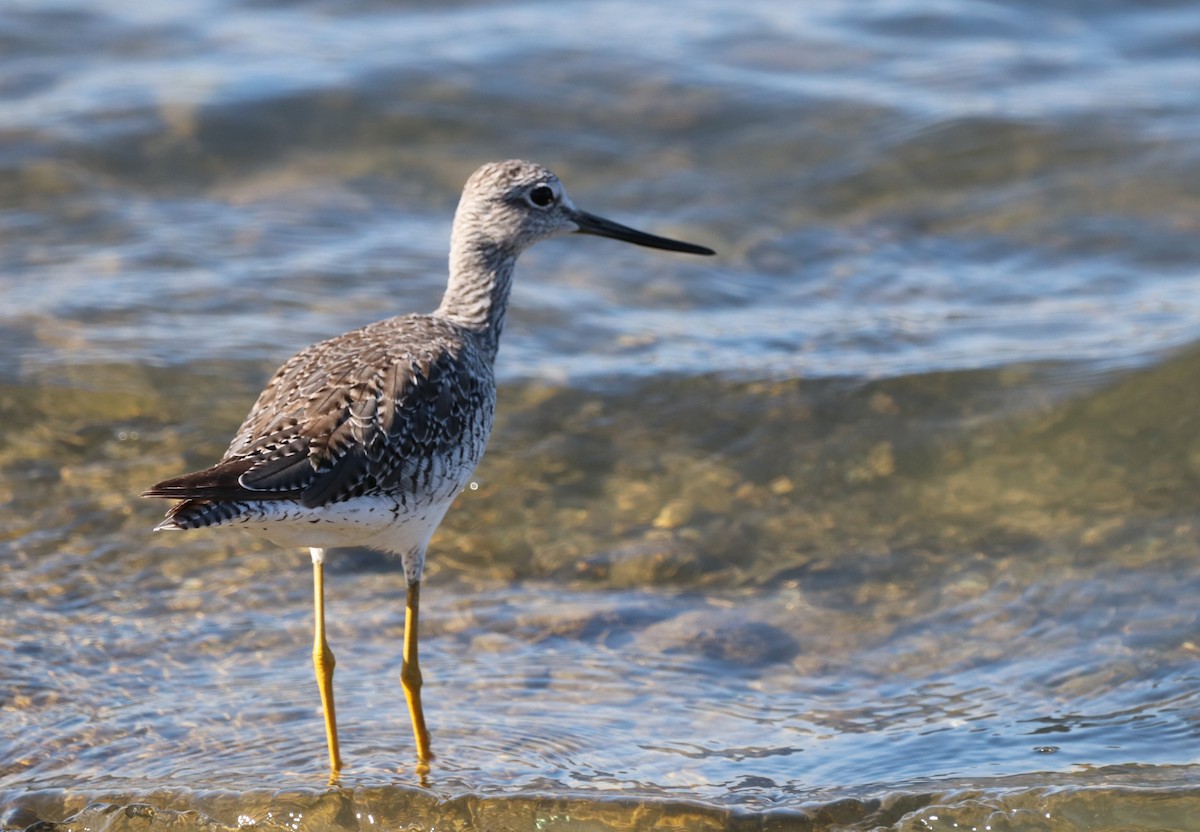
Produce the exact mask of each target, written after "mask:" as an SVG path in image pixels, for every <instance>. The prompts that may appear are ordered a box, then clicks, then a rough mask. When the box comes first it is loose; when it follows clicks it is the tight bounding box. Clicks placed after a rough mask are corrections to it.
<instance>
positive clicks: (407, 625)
mask: <svg viewBox="0 0 1200 832" xmlns="http://www.w3.org/2000/svg"><path fill="white" fill-rule="evenodd" d="M420 606H421V582H420V581H413V582H412V583H410V584H409V585H408V599H407V602H406V603H405V606H404V663H403V664H402V665H401V668H400V684H401V685H402V686H403V687H404V698H405V699H407V700H408V715H409V716H410V717H411V718H412V726H413V736H415V737H416V740H417V759H418V760H419V761H420V763H421V764H427V763H428V762H429V761H430V760H432V759H433V752H432V751H431V750H430V747H429V730H428V729H427V728H426V727H425V711H424V710H423V709H422V708H421V665H420V662H419V661H418V659H417V616H418V613H419V612H420ZM419 768H420V767H418V769H419Z"/></svg>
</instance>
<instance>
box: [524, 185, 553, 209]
mask: <svg viewBox="0 0 1200 832" xmlns="http://www.w3.org/2000/svg"><path fill="white" fill-rule="evenodd" d="M529 201H530V202H532V203H533V204H534V205H536V206H537V207H538V208H545V207H546V206H548V205H549V204H550V203H552V202H554V189H553V188H551V187H550V186H549V185H538V186H537V187H536V188H534V189H533V190H532V191H530V192H529Z"/></svg>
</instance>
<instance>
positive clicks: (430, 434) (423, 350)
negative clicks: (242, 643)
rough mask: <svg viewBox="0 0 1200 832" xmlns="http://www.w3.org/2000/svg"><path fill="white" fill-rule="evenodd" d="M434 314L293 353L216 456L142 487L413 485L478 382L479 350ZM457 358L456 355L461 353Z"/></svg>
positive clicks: (232, 490)
mask: <svg viewBox="0 0 1200 832" xmlns="http://www.w3.org/2000/svg"><path fill="white" fill-rule="evenodd" d="M464 350H465V351H467V352H468V353H469V352H470V348H469V346H468V345H466V344H465V343H464V342H463V340H462V339H461V338H460V337H459V336H458V334H457V332H456V331H455V330H454V329H453V328H452V327H451V326H449V325H447V324H445V322H443V321H439V320H436V319H431V318H427V317H410V318H398V319H390V320H388V321H381V322H380V323H378V324H372V325H371V326H368V327H364V328H363V329H361V330H356V331H354V332H351V333H347V334H346V335H343V336H339V337H338V338H335V339H332V340H330V341H325V342H322V343H320V344H315V345H313V346H312V347H309V348H308V349H306V350H304V351H302V352H300V353H298V354H297V355H296V356H294V357H293V358H292V359H291V360H289V361H288V362H287V363H286V364H284V365H283V367H281V368H280V369H279V371H278V372H277V373H276V374H275V376H274V377H273V378H272V379H271V381H270V382H269V383H268V384H267V387H266V388H265V389H264V390H263V392H262V394H261V395H260V396H259V399H258V401H257V402H256V403H255V405H254V407H253V408H252V409H251V411H250V414H249V415H248V416H247V417H246V420H245V422H244V423H243V424H242V427H241V429H240V430H239V431H238V433H237V436H236V437H235V438H234V440H233V442H232V443H231V444H230V446H229V450H228V451H226V453H225V457H224V458H223V459H222V461H221V462H220V463H218V464H217V465H215V466H213V467H212V468H209V469H207V470H205V471H198V472H196V473H194V474H186V475H184V476H182V477H176V478H174V479H170V480H166V481H164V482H161V483H158V484H157V485H155V486H154V487H153V488H151V489H150V490H149V491H147V492H146V496H153V497H170V498H177V499H200V500H212V501H228V500H242V501H245V500H271V499H287V500H298V501H300V502H301V503H302V504H303V505H306V506H309V507H315V506H320V505H325V504H328V503H335V502H339V501H341V500H345V499H349V498H352V497H355V496H359V495H361V494H364V493H369V492H371V491H373V490H376V489H381V488H382V489H388V490H390V491H393V492H394V491H396V490H400V491H404V490H407V489H408V488H411V489H412V490H414V491H415V490H417V489H419V488H420V487H421V485H422V482H421V480H422V478H423V475H424V476H428V475H429V473H430V472H431V471H432V462H431V460H432V458H433V457H434V456H436V455H438V454H441V455H445V454H448V453H449V454H452V453H453V450H454V448H455V447H456V446H458V445H461V444H462V443H463V441H464V440H465V439H466V437H464V436H463V431H464V430H465V429H466V428H467V426H468V423H469V422H470V421H471V420H470V418H469V416H470V414H469V413H467V412H465V410H464V408H465V407H467V406H468V405H469V404H470V403H475V404H477V403H478V400H477V397H478V396H479V395H480V394H482V392H483V388H482V387H481V386H480V384H481V381H482V379H481V378H480V377H479V376H478V373H479V372H482V373H484V374H487V373H488V371H487V369H486V368H483V367H482V362H477V361H475V360H473V358H474V357H473V356H472V355H469V354H468V355H463V352H464ZM464 359H466V360H465V361H464Z"/></svg>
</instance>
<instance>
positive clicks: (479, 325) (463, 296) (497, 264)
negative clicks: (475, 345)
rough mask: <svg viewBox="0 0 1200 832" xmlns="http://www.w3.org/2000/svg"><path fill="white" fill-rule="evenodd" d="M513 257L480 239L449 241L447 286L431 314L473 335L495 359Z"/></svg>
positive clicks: (460, 237)
mask: <svg viewBox="0 0 1200 832" xmlns="http://www.w3.org/2000/svg"><path fill="white" fill-rule="evenodd" d="M516 261H517V254H516V252H515V251H512V250H511V249H509V248H506V247H504V246H500V245H498V244H497V243H496V242H495V241H493V240H490V239H488V238H487V237H485V236H483V235H470V236H468V235H464V234H459V233H457V232H456V233H455V234H453V235H452V237H451V240H450V282H449V284H448V285H447V286H446V294H445V295H443V296H442V305H441V306H439V307H438V309H437V312H436V313H435V314H437V315H439V316H441V317H443V318H446V319H448V320H451V321H453V322H455V323H457V324H459V325H460V326H463V327H465V328H467V329H470V330H472V331H474V332H475V333H476V334H477V335H478V336H479V340H480V344H481V346H483V348H484V350H485V351H486V352H487V353H488V354H489V356H490V357H495V354H496V349H497V347H498V346H499V344H500V330H501V329H503V328H504V313H505V311H506V310H507V309H508V293H509V290H510V289H511V288H512V274H513V266H514V265H515V264H516Z"/></svg>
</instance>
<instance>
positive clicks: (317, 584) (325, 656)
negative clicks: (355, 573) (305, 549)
mask: <svg viewBox="0 0 1200 832" xmlns="http://www.w3.org/2000/svg"><path fill="white" fill-rule="evenodd" d="M311 552H312V561H313V621H314V627H313V669H314V670H316V672H317V689H318V690H320V692H321V710H322V711H323V712H324V713H325V739H326V742H327V743H328V744H329V777H330V781H331V782H332V781H333V780H335V779H336V778H337V774H338V772H339V771H341V769H342V755H341V754H340V753H339V751H338V735H337V716H336V715H335V714H334V710H333V667H334V665H335V664H336V662H335V661H334V659H333V651H332V650H330V649H329V644H328V642H326V641H325V552H324V550H322V549H312V550H311Z"/></svg>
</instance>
